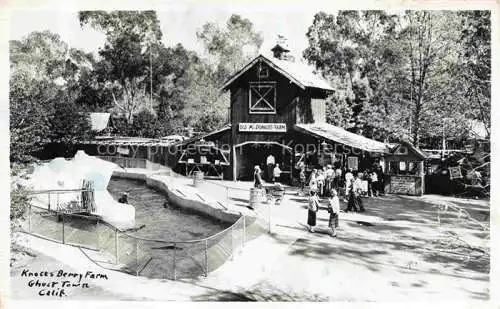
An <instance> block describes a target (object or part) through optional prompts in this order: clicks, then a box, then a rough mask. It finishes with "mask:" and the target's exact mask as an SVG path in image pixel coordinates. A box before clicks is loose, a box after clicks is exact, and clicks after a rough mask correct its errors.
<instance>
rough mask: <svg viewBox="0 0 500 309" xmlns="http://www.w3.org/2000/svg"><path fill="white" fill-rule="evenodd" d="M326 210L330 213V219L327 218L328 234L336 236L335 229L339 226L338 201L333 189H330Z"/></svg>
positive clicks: (335, 191)
mask: <svg viewBox="0 0 500 309" xmlns="http://www.w3.org/2000/svg"><path fill="white" fill-rule="evenodd" d="M328 212H329V213H330V219H329V220H328V227H329V228H330V230H331V233H330V235H331V236H332V237H336V236H337V231H336V230H335V229H336V228H337V227H338V226H339V213H340V201H339V197H338V195H337V190H335V189H331V190H330V198H329V199H328Z"/></svg>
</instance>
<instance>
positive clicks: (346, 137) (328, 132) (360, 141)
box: [295, 123, 390, 153]
mask: <svg viewBox="0 0 500 309" xmlns="http://www.w3.org/2000/svg"><path fill="white" fill-rule="evenodd" d="M295 128H297V129H298V130H299V131H302V132H305V133H310V134H311V133H312V134H313V135H315V136H317V137H320V138H325V139H327V140H330V141H333V142H336V143H340V144H344V145H347V146H350V147H354V148H357V149H361V150H365V151H372V152H381V153H388V152H389V150H390V148H389V146H388V145H387V144H385V143H382V142H378V141H376V140H373V139H370V138H367V137H364V136H362V135H358V134H354V133H351V132H349V131H346V130H344V129H342V128H339V127H336V126H333V125H331V124H328V123H312V124H296V125H295Z"/></svg>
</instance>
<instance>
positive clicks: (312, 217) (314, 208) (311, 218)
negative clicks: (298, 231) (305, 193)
mask: <svg viewBox="0 0 500 309" xmlns="http://www.w3.org/2000/svg"><path fill="white" fill-rule="evenodd" d="M318 206H319V198H318V195H317V194H316V191H311V195H310V196H309V205H308V207H307V226H308V227H309V231H310V232H311V233H314V227H315V226H316V213H317V212H318Z"/></svg>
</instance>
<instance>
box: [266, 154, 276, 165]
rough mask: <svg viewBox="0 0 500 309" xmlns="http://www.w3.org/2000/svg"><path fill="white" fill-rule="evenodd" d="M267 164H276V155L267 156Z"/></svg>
mask: <svg viewBox="0 0 500 309" xmlns="http://www.w3.org/2000/svg"><path fill="white" fill-rule="evenodd" d="M266 163H267V164H274V163H275V161H274V156H273V155H269V156H268V157H267V161H266Z"/></svg>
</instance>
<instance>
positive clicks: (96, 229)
mask: <svg viewBox="0 0 500 309" xmlns="http://www.w3.org/2000/svg"><path fill="white" fill-rule="evenodd" d="M95 235H96V242H97V251H101V242H100V241H99V219H97V222H96V224H95Z"/></svg>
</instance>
